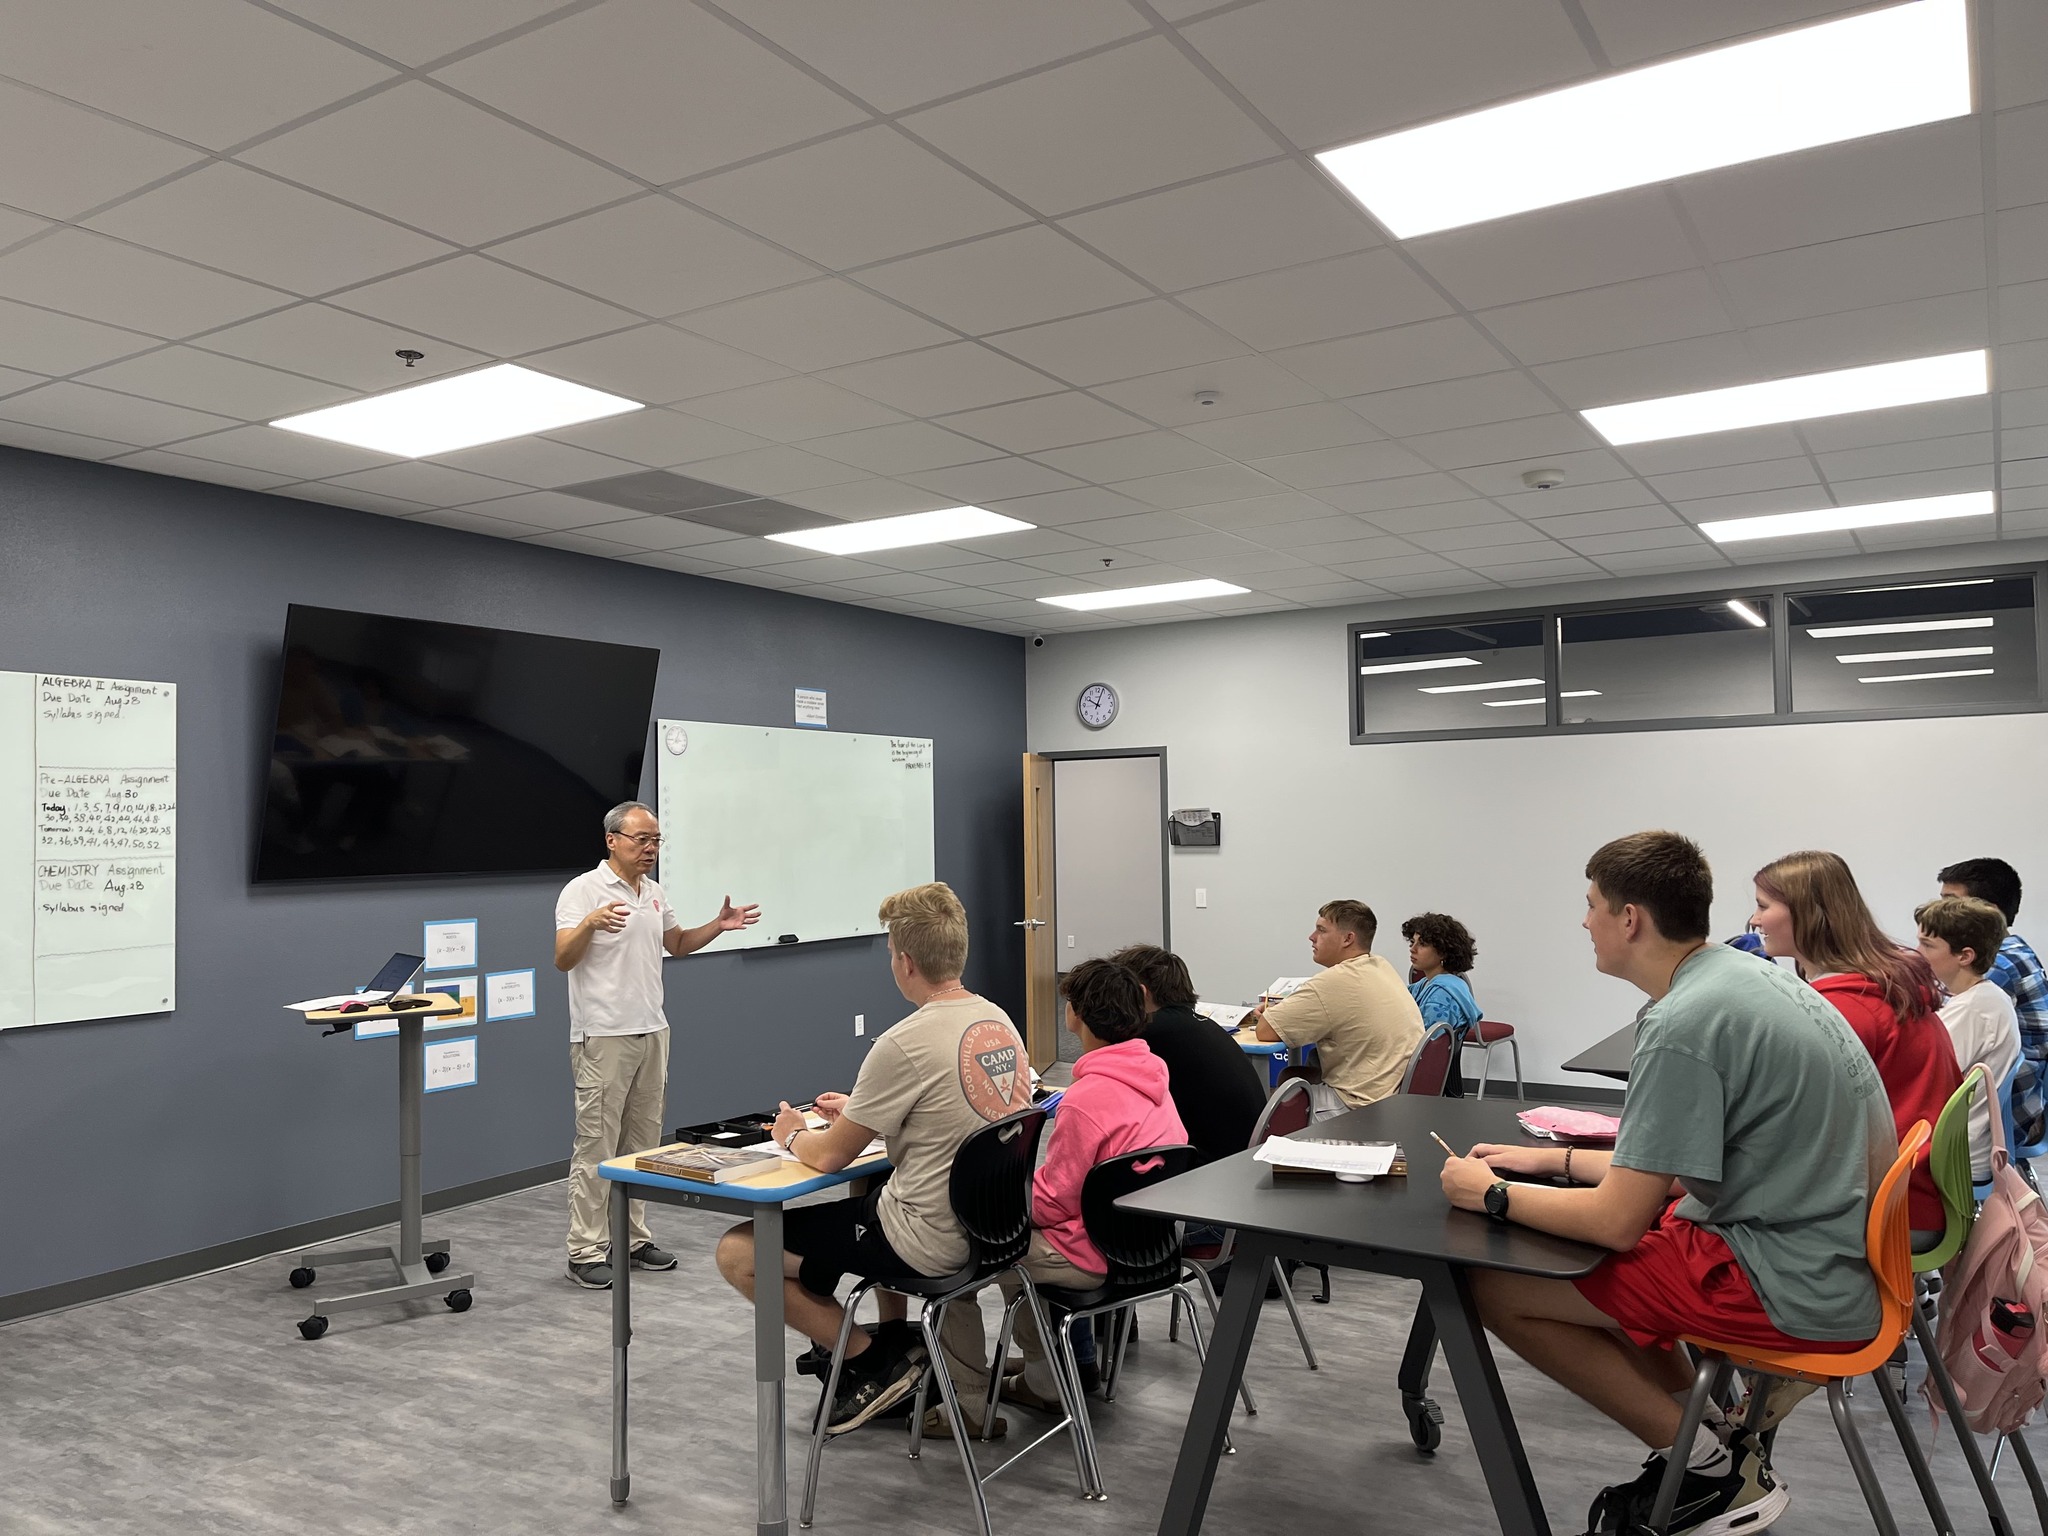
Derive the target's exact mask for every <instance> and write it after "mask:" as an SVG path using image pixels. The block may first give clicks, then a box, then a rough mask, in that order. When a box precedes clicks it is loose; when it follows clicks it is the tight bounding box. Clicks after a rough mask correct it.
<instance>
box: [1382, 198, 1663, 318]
mask: <svg viewBox="0 0 2048 1536" xmlns="http://www.w3.org/2000/svg"><path fill="white" fill-rule="evenodd" d="M1407 248H1408V250H1409V252H1410V254H1412V255H1413V256H1414V257H1415V259H1416V260H1417V261H1419V262H1420V263H1421V264H1422V268H1423V270H1424V271H1426V272H1428V273H1429V275H1430V276H1431V277H1434V278H1435V279H1436V280H1437V281H1438V282H1440V283H1442V284H1443V285H1444V287H1446V288H1448V289H1449V290H1450V291H1451V294H1452V295H1453V297H1455V298H1456V299H1457V300H1458V301H1459V302H1460V303H1462V304H1465V305H1467V306H1468V307H1470V308H1473V309H1490V308H1492V307H1493V306H1494V305H1497V304H1512V303H1515V302H1517V301H1519V300H1522V299H1534V298H1542V297H1544V296H1546V295H1549V294H1553V293H1574V292H1577V291H1578V290H1579V289H1581V288H1599V287H1604V286H1605V285H1607V284H1609V283H1619V282H1627V281H1628V280H1629V279H1631V278H1637V277H1654V276H1655V275H1656V274H1657V273H1659V272H1676V271H1678V270H1679V269H1680V268H1682V267H1690V266H1694V265H1696V264H1697V263H1698V260H1699V258H1698V256H1697V255H1696V254H1695V253H1694V251H1693V248H1692V242H1691V241H1690V240H1688V239H1687V238H1686V233H1685V227H1684V226H1683V225H1682V224H1680V223H1679V221H1678V216H1677V214H1676V213H1675V212H1674V211H1673V209H1672V206H1671V202H1670V199H1669V198H1668V197H1666V196H1665V195H1664V193H1663V192H1662V190H1660V189H1658V188H1654V187H1652V188H1636V189H1633V190H1631V191H1627V192H1616V193H1612V194H1610V195H1609V196H1606V197H1595V198H1588V199H1585V200H1584V201H1582V202H1576V203H1567V204H1565V205H1564V206H1563V207H1561V208H1538V209H1535V210H1533V211H1531V212H1529V213H1522V214H1516V215H1514V216H1513V217H1511V218H1505V219H1492V220H1489V221H1487V222H1486V223H1484V224H1474V225H1468V226H1467V227H1465V228H1463V229H1452V230H1446V231H1444V232H1443V233H1442V234H1436V235H1424V236H1423V237H1421V238H1420V239H1417V240H1411V241H1409V242H1408V247H1407Z"/></svg>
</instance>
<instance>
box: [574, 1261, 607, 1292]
mask: <svg viewBox="0 0 2048 1536" xmlns="http://www.w3.org/2000/svg"><path fill="white" fill-rule="evenodd" d="M569 1278H570V1279H571V1280H574V1281H575V1282H576V1283H577V1284H578V1285H580V1286H582V1287H583V1289H585V1290H586V1291H608V1290H610V1289H611V1288H612V1267H611V1265H609V1264H607V1263H606V1262H605V1261H604V1260H603V1259H592V1260H591V1261H590V1262H589V1263H588V1264H578V1263H577V1262H576V1261H575V1260H574V1259H571V1260H570V1261H569Z"/></svg>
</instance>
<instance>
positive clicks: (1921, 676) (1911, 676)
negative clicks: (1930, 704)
mask: <svg viewBox="0 0 2048 1536" xmlns="http://www.w3.org/2000/svg"><path fill="white" fill-rule="evenodd" d="M1995 670H1996V668H1993V667H1971V668H1969V669H1967V670H1966V671H1962V672H1900V673H1898V674H1896V675H1895V676H1892V677H1859V678H1857V679H1856V681H1857V682H1859V683H1926V682H1932V681H1933V680H1934V679H1935V678H1937V677H1990V676H1991V675H1992V673H1993V672H1994V671H1995Z"/></svg>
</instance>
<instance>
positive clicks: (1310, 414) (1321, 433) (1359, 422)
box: [1180, 400, 1381, 459]
mask: <svg viewBox="0 0 2048 1536" xmlns="http://www.w3.org/2000/svg"><path fill="white" fill-rule="evenodd" d="M1180 430H1181V434H1182V435H1183V436H1184V437H1191V438H1193V439H1194V440H1195V441H1196V442H1198V443H1201V444H1203V445H1204V446H1205V447H1209V448H1214V449H1215V450H1216V451H1217V452H1219V453H1222V454H1226V455H1228V456H1229V457H1231V458H1233V459H1267V458H1275V457H1278V456H1279V455H1281V454H1287V453H1307V452H1309V451H1310V450H1311V449H1316V448H1338V447H1342V446H1344V445H1345V444H1347V443H1366V442H1371V441H1373V440H1374V439H1375V438H1377V437H1379V436H1380V435H1381V434H1380V432H1379V431H1378V430H1377V429H1375V428H1374V427H1372V426H1371V425H1369V424H1368V423H1367V422H1366V421H1365V420H1364V419H1363V418H1361V417H1360V416H1358V415H1357V414H1355V413H1354V412H1352V411H1350V410H1347V409H1346V408H1345V407H1343V406H1341V405H1338V404H1337V403H1336V402H1335V401H1329V400H1323V401H1317V402H1316V403H1314V404H1312V405H1295V406H1289V407H1287V408H1286V409H1285V410H1279V411H1259V412H1256V413H1254V414H1251V415H1248V416H1226V417H1224V418H1223V419H1222V420H1221V421H1195V422H1190V423H1188V424H1187V425H1186V426H1184V427H1182V428H1181V429H1180Z"/></svg>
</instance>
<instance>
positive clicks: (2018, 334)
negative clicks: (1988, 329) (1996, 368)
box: [1998, 282, 2048, 341]
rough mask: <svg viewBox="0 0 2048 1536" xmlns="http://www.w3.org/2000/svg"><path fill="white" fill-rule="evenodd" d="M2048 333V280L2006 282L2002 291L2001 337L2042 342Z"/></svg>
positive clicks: (2000, 306)
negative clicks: (2040, 281) (2038, 281)
mask: <svg viewBox="0 0 2048 1536" xmlns="http://www.w3.org/2000/svg"><path fill="white" fill-rule="evenodd" d="M2044 336H2048V282H2042V283H2005V284H2002V285H2000V287H1999V290H1998V339H1999V340H2000V341H2039V340H2040V339H2041V338H2042V337H2044Z"/></svg>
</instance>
